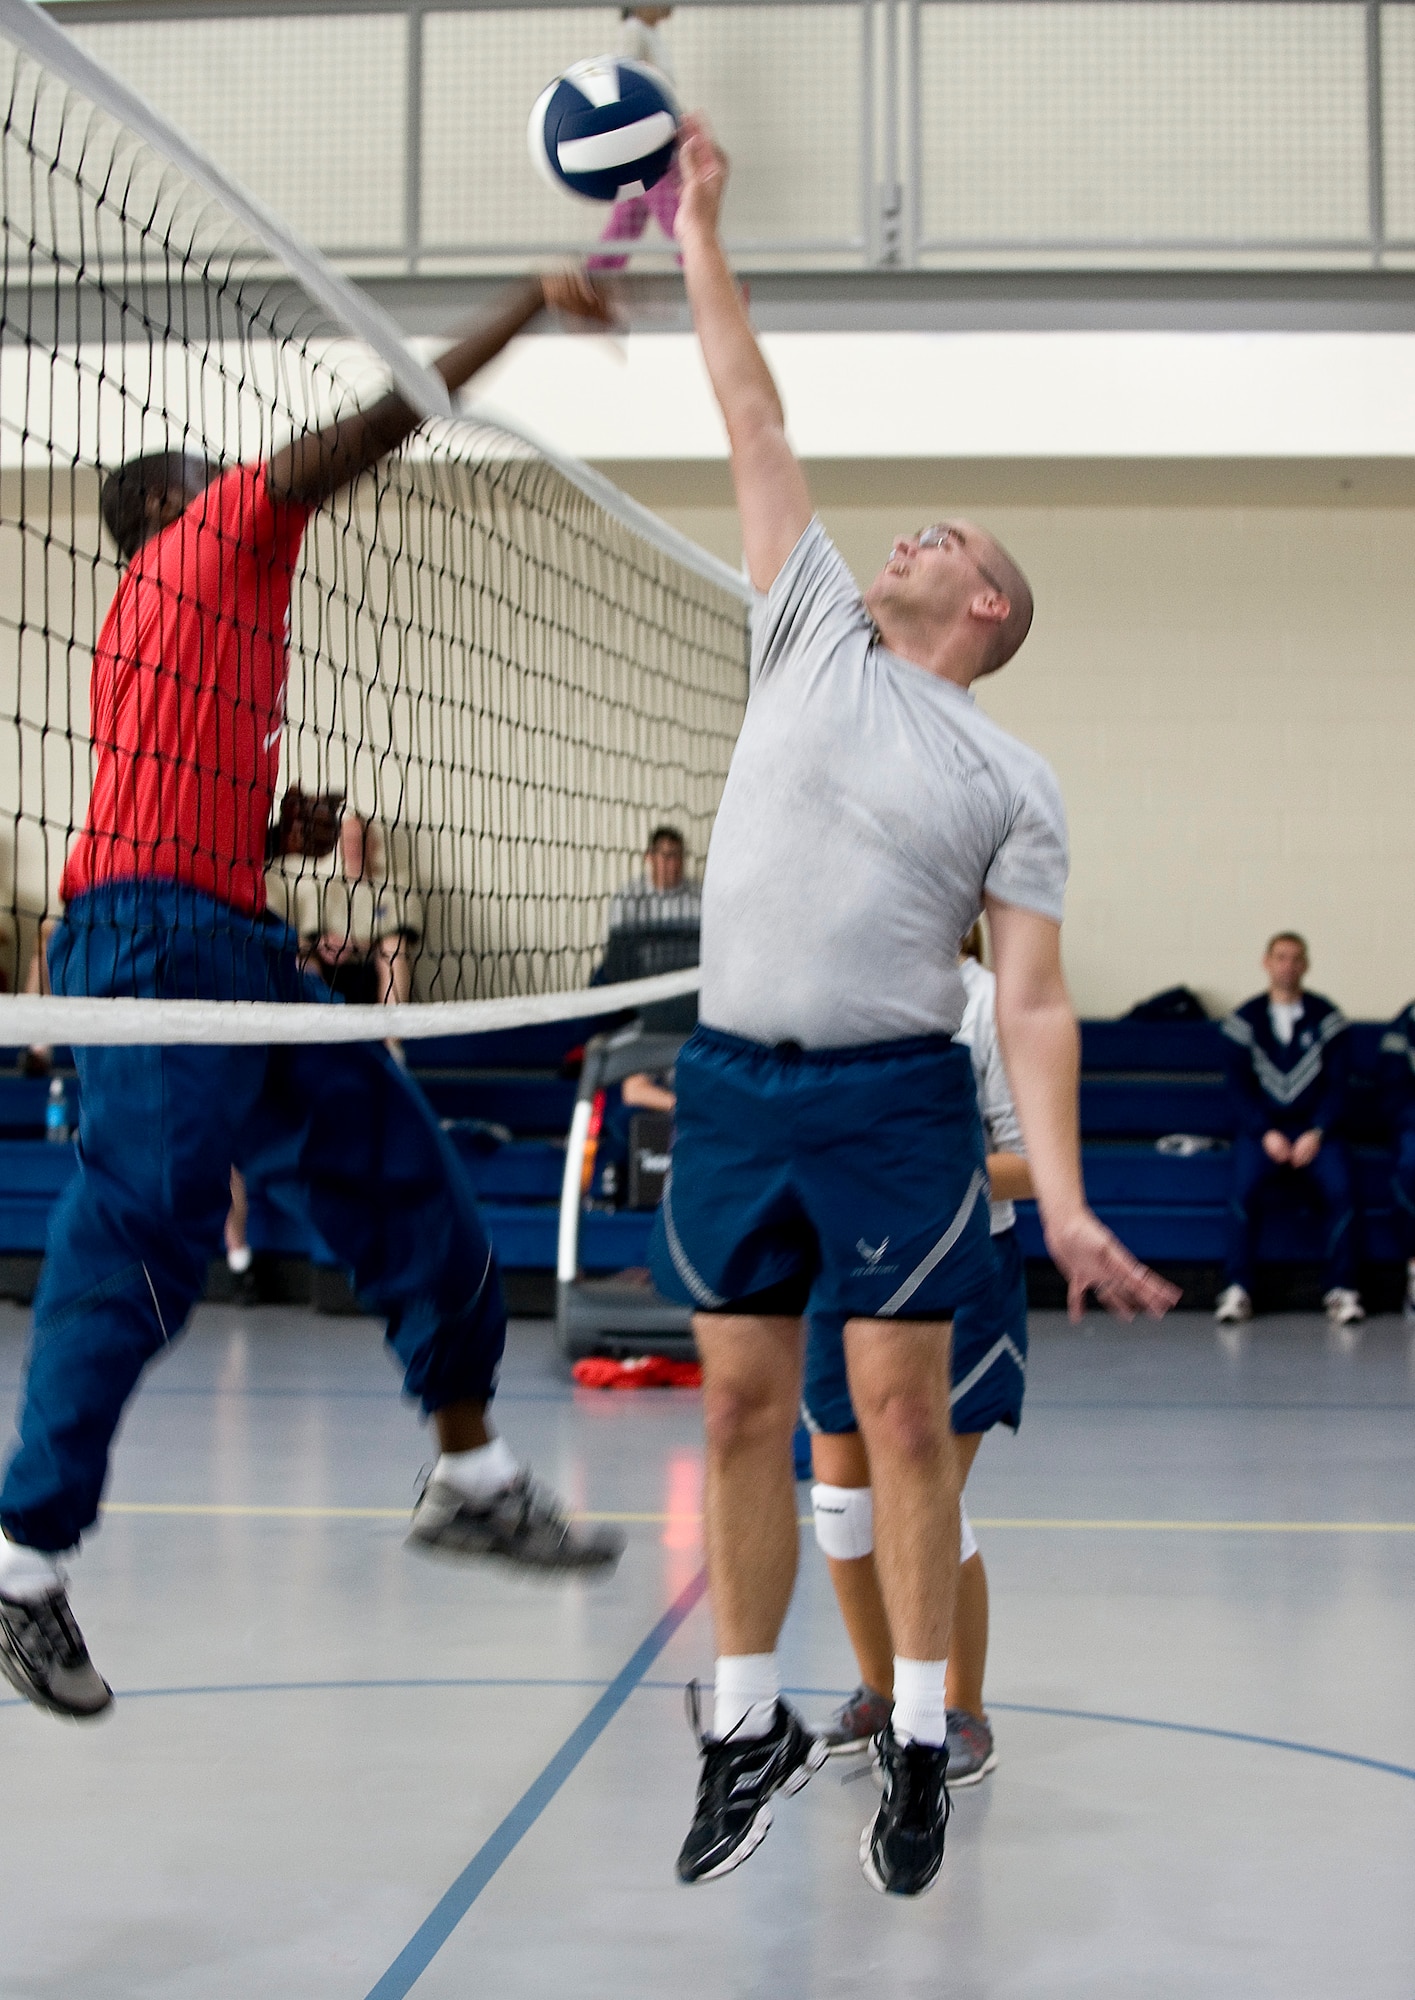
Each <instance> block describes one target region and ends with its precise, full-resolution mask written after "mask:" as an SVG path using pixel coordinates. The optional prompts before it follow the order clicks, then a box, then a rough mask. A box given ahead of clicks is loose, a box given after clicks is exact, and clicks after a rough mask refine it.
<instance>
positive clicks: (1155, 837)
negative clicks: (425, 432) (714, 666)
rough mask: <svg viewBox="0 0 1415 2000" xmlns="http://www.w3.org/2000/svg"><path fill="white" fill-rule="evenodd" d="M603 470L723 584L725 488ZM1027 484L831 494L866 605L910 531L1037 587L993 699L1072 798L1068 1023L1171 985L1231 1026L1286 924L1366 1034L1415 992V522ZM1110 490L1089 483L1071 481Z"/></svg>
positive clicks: (834, 520)
mask: <svg viewBox="0 0 1415 2000" xmlns="http://www.w3.org/2000/svg"><path fill="white" fill-rule="evenodd" d="M614 469H615V471H616V472H617V474H618V476H619V477H620V478H621V479H622V480H624V481H625V483H627V484H629V485H631V486H632V487H633V488H634V489H635V490H636V491H638V493H639V495H640V497H641V498H644V499H646V500H648V501H649V502H650V504H657V505H658V506H660V507H661V509H662V510H663V511H664V512H665V513H666V514H667V515H668V517H669V518H670V519H672V520H673V521H674V522H675V523H676V524H677V525H678V526H680V527H682V528H684V529H686V530H688V531H689V532H691V533H694V534H695V535H697V536H698V538H699V539H700V540H703V541H704V542H706V543H708V544H709V545H710V546H712V547H714V548H715V549H716V550H717V552H718V553H719V554H722V555H725V556H727V557H729V558H734V559H735V556H736V554H737V550H738V540H737V529H736V516H735V513H734V512H733V510H732V509H731V506H730V504H729V502H728V496H727V494H726V491H725V480H724V479H723V476H722V473H721V470H720V468H718V467H716V466H700V467H697V468H689V467H678V468H673V469H671V471H670V470H669V469H659V468H654V467H652V466H648V465H643V466H638V467H626V466H622V465H621V466H618V467H616V468H614ZM1028 483H1029V481H1028V478H1027V475H1026V474H1025V472H1021V471H1019V472H1014V473H1013V474H1012V475H1011V476H1010V477H1009V478H1007V479H1005V480H1003V479H999V478H998V476H997V474H996V473H995V472H989V471H988V469H986V468H982V469H978V470H976V471H975V472H973V473H972V474H960V473H959V472H957V471H955V472H954V473H953V474H952V475H950V474H949V472H948V469H947V468H941V467H940V468H934V469H933V474H932V476H931V477H930V476H928V475H927V474H926V472H925V470H924V469H921V468H909V467H905V466H899V465H895V466H892V467H891V466H887V465H880V464H873V465H865V466H853V467H851V466H845V465H839V464H837V465H834V466H830V467H820V468H816V488H817V495H818V499H819V500H820V503H821V506H822V512H823V514H824V517H825V520H826V523H827V525H828V527H829V528H830V530H831V532H832V533H833V534H834V535H835V536H836V538H837V539H838V541H839V542H840V545H841V547H842V549H843V551H844V553H845V555H846V557H847V558H848V560H849V561H850V563H851V565H852V567H853V568H854V570H855V572H856V574H857V575H858V576H860V577H861V578H862V579H863V578H866V577H868V576H870V575H872V574H873V573H874V571H875V570H876V569H877V568H878V566H879V564H880V562H881V561H882V559H883V557H884V554H885V553H886V551H887V549H888V546H889V542H890V538H891V536H892V535H893V534H894V533H895V531H896V530H898V529H900V528H908V527H917V526H919V525H921V524H922V523H923V522H924V521H925V520H928V519H935V518H938V516H939V515H947V514H949V513H950V512H957V513H960V514H972V515H974V516H976V517H978V518H981V519H982V520H984V521H985V522H986V523H987V525H988V526H989V527H990V528H992V529H993V530H994V531H995V532H996V533H997V534H998V535H999V536H1000V537H1001V538H1002V540H1003V541H1004V542H1005V543H1006V544H1007V545H1008V546H1009V547H1010V548H1011V549H1012V550H1013V552H1014V554H1015V555H1016V556H1017V557H1018V559H1019V560H1020V561H1021V562H1022V564H1023V565H1024V567H1025V568H1026V570H1027V572H1028V574H1029V575H1030V577H1031V579H1032V582H1033V584H1034V586H1035V589H1036V595H1037V618H1036V624H1035V627H1034V630H1033V634H1032V636H1031V638H1030V639H1029V640H1028V642H1027V645H1026V647H1025V648H1024V650H1023V651H1022V652H1021V653H1020V654H1019V655H1018V656H1017V658H1016V659H1015V660H1014V661H1013V662H1012V663H1011V665H1010V666H1008V667H1007V668H1006V669H1005V671H1004V672H1003V673H1002V674H1001V675H999V676H998V677H997V679H996V680H994V681H991V682H989V683H987V684H985V686H984V688H983V690H982V699H983V701H984V703H985V705H986V706H987V707H988V708H989V709H990V710H991V712H992V713H993V714H995V715H996V716H997V717H998V718H999V719H1000V720H1001V721H1002V722H1004V723H1005V724H1006V725H1007V726H1008V727H1009V728H1011V729H1014V730H1015V731H1016V732H1017V733H1018V734H1019V735H1020V736H1023V737H1025V738H1026V739H1027V740H1028V741H1029V742H1031V743H1034V744H1036V745H1037V747H1038V748H1040V749H1041V750H1042V751H1044V752H1045V754H1046V755H1047V756H1048V757H1049V758H1050V759H1051V760H1052V762H1053V763H1054V765H1055V766H1056V769H1057V771H1058V773H1059V775H1060V778H1061V782H1062V785H1063V788H1064V790H1065V793H1066V799H1067V805H1068V810H1069V813H1070V820H1071V829H1072V843H1073V875H1072V888H1071V895H1070V900H1069V916H1068V922H1067V927H1066V954H1067V965H1068V970H1069V973H1070V976H1071V980H1072V983H1073V987H1074V990H1075V995H1076V1000H1077V1004H1078V1006H1079V1007H1080V1009H1081V1011H1082V1012H1083V1013H1086V1014H1092V1015H1106V1014H1114V1013H1118V1012H1122V1011H1124V1010H1125V1009H1126V1008H1128V1007H1129V1006H1130V1005H1132V1004H1133V1002H1134V1001H1136V1000H1138V999H1140V998H1142V997H1143V996H1144V995H1146V994H1148V993H1153V992H1155V991H1157V990H1158V989H1159V988H1161V987H1164V986H1168V985H1171V984H1174V983H1176V982H1179V981H1184V982H1185V983H1187V984H1190V985H1193V986H1195V987H1196V988H1197V989H1198V990H1199V991H1200V992H1201V993H1202V994H1203V995H1204V997H1205V998H1206V1000H1207V1001H1208V1002H1209V1003H1210V1005H1211V1006H1219V1005H1223V1006H1227V1005H1229V1004H1230V1003H1232V1002H1233V1001H1235V1000H1238V999H1241V998H1243V997H1245V996H1246V995H1247V994H1249V993H1251V992H1253V991H1254V990H1255V989H1256V987H1257V986H1258V985H1259V983H1260V975H1259V971H1258V967H1257V963H1256V961H1257V959H1258V957H1259V955H1260V952H1261V948H1262V944H1263V942H1264V940H1265V938H1266V937H1267V935H1268V934H1269V933H1270V932H1271V931H1273V930H1276V929H1278V928H1280V927H1284V926H1289V925H1291V926H1296V927H1297V928H1299V929H1301V930H1304V931H1305V932H1306V933H1307V934H1308V935H1309V937H1310V939H1311V942H1312V956H1313V973H1312V977H1313V983H1314V984H1315V985H1316V986H1317V987H1319V988H1320V989H1322V990H1325V991H1327V992H1329V993H1330V994H1331V995H1332V996H1333V997H1334V998H1336V999H1337V1000H1339V1001H1340V1002H1341V1004H1342V1005H1343V1006H1344V1007H1346V1009H1347V1010H1348V1011H1349V1012H1351V1013H1353V1014H1357V1015H1362V1016H1385V1015H1390V1014H1393V1013H1394V1012H1395V1010H1396V1008H1397V1006H1399V1005H1401V1004H1403V1002H1404V1001H1405V1000H1407V999H1408V998H1409V997H1410V994H1411V993H1412V991H1415V910H1412V903H1413V902H1415V896H1412V884H1415V812H1412V809H1411V789H1410V777H1409V771H1410V762H1411V755H1412V746H1415V508H1411V507H1405V506H1399V505H1385V506H1370V507H1368V506H1361V505H1353V504H1351V502H1350V501H1349V500H1346V499H1344V498H1341V497H1340V489H1339V481H1338V478H1337V476H1336V475H1335V474H1332V475H1331V476H1330V477H1328V478H1319V477H1318V476H1317V475H1316V474H1315V473H1309V474H1308V475H1307V476H1306V477H1305V478H1304V481H1303V482H1302V488H1303V491H1304V496H1305V498H1306V504H1302V505H1281V504H1277V501H1276V497H1275V496H1276V494H1277V492H1278V491H1280V488H1279V487H1278V486H1277V485H1276V484H1275V482H1274V481H1273V480H1272V479H1269V480H1268V482H1267V484H1266V497H1265V498H1263V492H1264V487H1263V482H1262V481H1259V480H1256V479H1255V477H1254V476H1253V475H1251V474H1250V475H1248V477H1247V480H1246V486H1247V490H1248V492H1249V495H1250V499H1249V504H1242V505H1240V504H1234V503H1232V502H1229V503H1228V504H1224V502H1223V500H1222V498H1221V497H1216V494H1217V493H1218V490H1219V489H1221V487H1222V484H1223V481H1222V480H1221V479H1218V478H1217V477H1216V476H1214V475H1211V476H1210V478H1209V480H1208V487H1209V497H1208V498H1206V499H1201V500H1200V502H1199V503H1198V504H1180V503H1178V502H1177V501H1176V500H1175V498H1174V497H1173V493H1172V492H1166V490H1165V489H1166V487H1172V486H1173V485H1174V484H1175V482H1174V481H1172V480H1165V479H1163V478H1151V480H1150V481H1149V482H1146V481H1145V480H1144V479H1143V478H1142V477H1140V476H1139V475H1138V474H1135V475H1131V476H1129V477H1128V478H1124V477H1123V476H1122V473H1121V471H1120V470H1117V469H1115V468H1112V470H1111V475H1110V482H1109V483H1110V484H1111V485H1112V487H1113V488H1114V489H1115V492H1114V497H1115V499H1116V500H1121V499H1122V495H1123V493H1124V490H1125V488H1126V487H1127V486H1128V487H1129V489H1130V494H1131V497H1130V499H1129V502H1128V504H1124V503H1122V504H1111V505H1106V504H1097V502H1096V499H1095V498H1094V497H1088V501H1087V504H1076V502H1075V501H1074V499H1068V498H1066V497H1065V496H1066V492H1067V483H1066V481H1065V480H1063V479H1059V478H1058V477H1057V475H1056V474H1055V472H1054V471H1053V472H1052V473H1051V474H1046V473H1044V472H1040V471H1039V472H1038V474H1037V475H1036V477H1035V479H1034V480H1033V481H1032V482H1031V483H1033V484H1035V485H1037V486H1038V487H1040V488H1041V489H1042V490H1043V491H1047V490H1048V489H1050V491H1051V493H1052V495H1053V496H1055V495H1057V494H1059V495H1061V496H1062V497H1060V498H1056V497H1053V498H1052V500H1051V503H1050V504H1045V505H1033V506H1028V505H1025V504H1021V501H1022V497H1023V495H1024V493H1025V489H1026V487H1027V485H1028ZM1106 483H1107V480H1106V477H1105V476H1104V474H1103V473H1102V472H1098V471H1096V470H1094V469H1093V470H1092V471H1091V473H1090V475H1089V477H1088V478H1087V480H1086V481H1085V482H1084V484H1085V485H1086V486H1087V487H1088V488H1090V489H1091V490H1092V494H1094V493H1095V492H1097V491H1098V492H1100V493H1101V494H1103V493H1104V488H1105V485H1106ZM1147 483H1148V484H1149V486H1150V487H1151V488H1152V489H1155V491H1154V492H1152V493H1151V495H1150V496H1149V497H1146V493H1145V487H1146V484H1147ZM1232 483H1233V484H1234V485H1235V486H1237V487H1239V488H1240V489H1241V488H1243V486H1244V484H1245V482H1244V480H1243V479H1242V478H1239V477H1238V476H1237V475H1235V476H1234V478H1233V481H1232ZM1357 483H1358V484H1359V475H1358V481H1357ZM1323 485H1325V486H1326V488H1327V490H1328V493H1329V495H1330V497H1329V498H1328V499H1327V500H1326V501H1325V502H1324V503H1322V502H1321V501H1320V492H1321V488H1322V486H1323ZM1255 487H1256V489H1257V493H1258V503H1257V504H1254V501H1253V499H1252V497H1251V496H1252V494H1253V490H1254V488H1255ZM852 492H853V493H856V494H860V495H861V496H862V497H863V498H864V499H865V500H866V501H867V503H868V504H862V505H856V504H851V495H852ZM891 495H893V496H894V498H893V499H891V497H890V496H891ZM695 498H696V499H697V501H698V504H696V505H695V504H693V503H694V500H695Z"/></svg>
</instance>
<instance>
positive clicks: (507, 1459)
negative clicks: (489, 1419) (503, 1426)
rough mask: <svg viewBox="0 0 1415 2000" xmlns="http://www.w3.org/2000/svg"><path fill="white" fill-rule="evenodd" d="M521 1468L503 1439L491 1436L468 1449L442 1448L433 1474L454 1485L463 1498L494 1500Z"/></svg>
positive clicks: (436, 1477)
mask: <svg viewBox="0 0 1415 2000" xmlns="http://www.w3.org/2000/svg"><path fill="white" fill-rule="evenodd" d="M520 1469H521V1468H520V1466H519V1465H518V1464H517V1462H516V1454H515V1452H513V1451H512V1449H511V1447H510V1445H509V1444H507V1442H506V1440H505V1438H503V1437H494V1438H493V1439H492V1440H491V1442H490V1444H483V1445H477V1446H476V1447H475V1448H474V1449H473V1450H471V1451H444V1452H443V1454H442V1456H441V1458H439V1459H438V1461H437V1463H436V1465H435V1466H434V1467H433V1468H432V1476H433V1478H434V1479H442V1480H445V1481H446V1483H447V1484H448V1485H449V1486H455V1487H456V1489H457V1491H458V1492H459V1493H460V1494H461V1495H462V1497H463V1499H464V1500H494V1499H495V1498H496V1495H497V1494H498V1493H504V1492H505V1491H506V1488H507V1487H508V1486H509V1485H510V1484H511V1481H512V1480H513V1479H514V1478H515V1477H516V1474H517V1473H518V1472H519V1471H520Z"/></svg>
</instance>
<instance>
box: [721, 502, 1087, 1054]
mask: <svg viewBox="0 0 1415 2000" xmlns="http://www.w3.org/2000/svg"><path fill="white" fill-rule="evenodd" d="M1065 887H1066V816H1065V810H1064V808H1063V806H1062V803H1061V794H1060V791H1059V790H1058V788H1057V783H1056V779H1055V777H1054V776H1053V775H1052V772H1051V770H1050V768H1049V766H1048V765H1047V764H1046V763H1045V761H1044V760H1043V759H1042V758H1041V757H1039V756H1038V755H1037V754H1036V752H1035V751H1034V750H1029V749H1028V748H1027V747H1026V745H1025V744H1022V743H1018V742H1017V741H1016V739H1015V738H1014V737H1011V736H1009V735H1008V734H1007V732H1006V731H1005V730H1004V729H1000V728H999V727H998V725H997V724H996V723H995V722H993V721H991V720H990V718H989V717H988V716H986V715H984V714H983V713H982V712H981V711H980V710H979V709H978V708H977V707H976V705H975V704H974V702H973V699H972V697H971V695H969V694H968V693H966V692H965V691H964V690H963V689H962V688H958V687H955V686H954V685H953V683H952V682H951V681H943V680H939V679H938V678H937V676H936V675H934V674H931V673H929V672H928V671H927V670H926V669H925V668H923V667H917V666H914V665H912V664H911V663H910V662H909V661H908V660H902V659H900V658H899V657H898V655H897V654H894V653H890V652H888V651H886V649H885V648H884V646H882V645H881V644H880V640H879V635H878V634H877V632H876V631H875V628H874V624H873V621H872V620H871V618H870V614H869V612H868V611H867V610H866V609H865V606H864V603H863V601H862V599H861V596H860V592H859V590H858V588H857V587H856V585H855V583H854V580H853V579H852V577H851V575H850V572H849V571H848V570H847V569H846V567H845V564H844V562H843V561H842V559H841V557H840V554H839V552H838V551H837V549H836V548H835V546H834V544H833V543H832V542H831V540H830V538H829V537H828V536H827V534H826V532H825V530H824V528H823V527H822V526H821V524H820V522H819V521H812V523H811V525H810V527H809V528H807V530H806V532H805V534H804V535H802V537H801V539H800V541H799V542H798V543H797V544H796V547H795V548H794V549H793V551H792V552H791V555H790V556H789V557H788V559H787V562H786V565H785V567H784V568H783V569H782V571H781V574H780V575H779V576H778V577H777V579H776V581H775V583H774V584H773V585H772V587H771V590H770V592H769V593H768V594H767V595H766V596H765V597H764V598H760V599H759V600H758V603H757V609H756V615H755V619H754V624H753V640H752V689H751V697H750V699H749V701H748V703H747V714H746V720H745V721H744V723H743V725H742V733H741V735H740V737H739V738H738V740H737V747H736V750H735V751H734V752H733V756H732V768H731V770H730V771H729V772H728V775H727V785H726V788H725V790H724V792H723V795H722V804H721V805H720V807H719V808H718V814H717V824H716V826H715V827H714V829H713V835H712V844H711V846H710V848H709V850H708V860H707V870H706V874H705V877H704V881H703V929H702V963H703V981H702V992H701V996H700V1002H699V1013H700V1018H701V1019H702V1020H703V1021H704V1022H705V1023H706V1024H707V1025H708V1026H710V1027H713V1028H721V1029H723V1030H725V1031H726V1032H727V1033H728V1034H734V1035H743V1036H745V1037H746V1038H747V1039H748V1040H749V1041H754V1042H767V1043H775V1042H783V1041H796V1042H799V1043H800V1044H801V1045H802V1047H803V1048H846V1047H850V1046H852V1045H855V1044H858V1043H862V1042H886V1041H896V1040H899V1039H901V1038H902V1037H904V1036H906V1035H924V1034H947V1035H953V1034H956V1033H957V1032H958V1029H959V1026H960V1025H961V1023H962V1020H963V1009H964V1004H965V995H964V991H963V982H962V980H961V978H960V977H959V973H958V966H957V962H956V959H957V951H958V942H959V939H960V938H961V937H962V936H963V934H964V932H965V931H966V930H967V929H968V927H969V926H970V924H971V923H972V922H973V920H974V918H975V917H976V916H977V914H978V911H979V910H980V908H981V907H982V899H983V891H984V889H985V888H986V889H987V890H988V891H989V892H990V893H991V894H992V895H994V896H996V897H997V898H998V899H999V900H1000V901H1002V902H1006V903H1016V904H1019V905H1020V906H1021V907H1022V908H1023V909H1028V910H1036V911H1039V912H1040V913H1041V914H1042V915H1043V916H1046V917H1051V918H1053V919H1054V920H1055V921H1057V922H1060V920H1061V914H1062V900H1063V895H1064V892H1065Z"/></svg>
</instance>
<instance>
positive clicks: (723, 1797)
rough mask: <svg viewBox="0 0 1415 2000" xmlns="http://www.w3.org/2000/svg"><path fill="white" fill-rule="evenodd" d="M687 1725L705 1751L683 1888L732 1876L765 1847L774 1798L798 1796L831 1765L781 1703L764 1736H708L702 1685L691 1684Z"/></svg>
mask: <svg viewBox="0 0 1415 2000" xmlns="http://www.w3.org/2000/svg"><path fill="white" fill-rule="evenodd" d="M688 1720H689V1721H690V1722H691V1723H692V1725H693V1734H694V1735H695V1736H696V1737H697V1739H698V1748H699V1750H700V1751H701V1752H702V1759H703V1768H702V1775H701V1777H700V1778H699V1779H698V1800H697V1804H696V1806H695V1807H694V1808H693V1824H692V1825H691V1826H690V1827H689V1828H688V1838H687V1839H686V1840H685V1841H684V1842H683V1846H682V1848H681V1850H680V1851H679V1855H678V1880H679V1881H680V1882H710V1881H711V1880H712V1879H713V1877H714V1876H715V1875H728V1874H730V1873H731V1871H732V1870H733V1869H734V1868H737V1867H740V1865H741V1864H742V1862H744V1861H745V1860H746V1858H747V1856H748V1855H749V1854H751V1853H752V1852H753V1851H754V1850H755V1849H756V1848H758V1847H760V1846H761V1844H762V1842H763V1841H764V1840H765V1839H766V1836H767V1829H768V1827H769V1826H770V1825H771V1805H770V1799H771V1795H772V1793H773V1792H799V1791H800V1789H801V1787H802V1785H804V1784H805V1783H806V1781H807V1779H808V1778H809V1777H810V1775H811V1773H812V1772H813V1771H818V1770H819V1769H820V1767H821V1765H822V1764H823V1763H824V1762H825V1759H826V1748H825V1745H824V1744H823V1743H822V1742H821V1740H820V1738H819V1737H818V1736H812V1735H811V1734H810V1733H809V1731H808V1730H806V1729H804V1728H803V1727H802V1725H801V1720H800V1717H799V1716H798V1715H797V1714H796V1713H795V1711H794V1709H790V1708H788V1707H787V1706H786V1703H785V1702H784V1701H778V1702H777V1704H776V1719H775V1721H774V1722H773V1723H772V1725H771V1728H770V1729H769V1730H768V1731H767V1733H766V1735H765V1736H724V1737H722V1738H720V1739H718V1738H716V1737H712V1736H705V1735H704V1734H703V1732H702V1727H701V1722H700V1705H699V1693H698V1684H697V1682H696V1681H691V1682H690V1683H689V1685H688Z"/></svg>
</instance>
